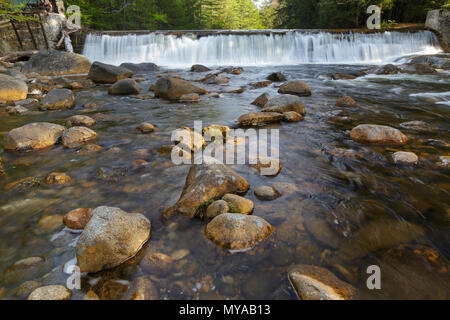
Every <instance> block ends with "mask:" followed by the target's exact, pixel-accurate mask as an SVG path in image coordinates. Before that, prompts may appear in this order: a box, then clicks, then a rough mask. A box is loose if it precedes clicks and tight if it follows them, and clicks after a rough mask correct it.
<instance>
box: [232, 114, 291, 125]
mask: <svg viewBox="0 0 450 320" xmlns="http://www.w3.org/2000/svg"><path fill="white" fill-rule="evenodd" d="M282 118H283V115H282V114H281V113H278V112H252V113H247V114H244V115H242V116H240V117H239V119H238V126H239V127H251V126H263V125H265V124H269V123H277V122H280V121H281V119H282Z"/></svg>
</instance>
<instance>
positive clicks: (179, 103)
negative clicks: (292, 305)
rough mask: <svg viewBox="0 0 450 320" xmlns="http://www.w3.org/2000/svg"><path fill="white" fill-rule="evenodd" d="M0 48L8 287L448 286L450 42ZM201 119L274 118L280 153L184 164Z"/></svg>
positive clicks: (386, 291) (185, 295) (358, 294)
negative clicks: (100, 50) (109, 59)
mask: <svg viewBox="0 0 450 320" xmlns="http://www.w3.org/2000/svg"><path fill="white" fill-rule="evenodd" d="M43 57H45V59H46V60H44V59H43ZM48 61H50V63H48ZM0 68H2V69H1V70H0V71H1V73H2V74H0V84H1V89H0V100H1V101H2V105H1V107H0V115H1V118H2V121H1V122H0V138H1V140H2V148H3V151H2V153H1V154H0V156H1V158H0V190H1V192H0V239H1V240H2V241H0V298H3V299H89V300H92V299H105V300H106V299H138V300H142V299H227V298H230V299H296V298H301V299H356V298H362V299H379V298H382V299H398V298H435V299H448V298H449V292H450V290H449V285H448V284H449V283H450V281H449V280H450V279H449V278H450V277H449V273H448V268H449V263H448V258H449V256H450V252H449V251H448V248H449V233H448V228H449V225H450V222H449V217H450V201H449V200H448V199H450V197H449V192H450V179H449V150H450V133H449V124H448V119H449V115H450V112H449V105H450V92H449V86H450V77H449V69H450V56H449V55H445V54H439V55H433V56H420V57H413V56H411V57H405V58H403V59H402V61H397V63H396V64H395V65H378V66H374V65H297V66H277V67H268V66H266V67H243V68H242V67H239V66H232V67H229V66H216V67H210V66H208V67H205V66H202V65H195V66H193V67H192V68H188V69H175V70H174V69H169V68H166V67H163V66H156V65H154V64H150V63H147V64H143V65H135V64H132V63H127V64H123V65H122V66H120V67H117V66H112V65H107V64H103V63H99V62H95V63H94V64H91V63H90V62H89V61H88V60H87V59H86V58H85V57H83V56H80V55H75V54H68V53H58V52H40V53H37V54H35V55H34V56H33V57H32V58H31V59H30V60H29V61H28V62H16V63H10V64H5V65H4V66H3V67H0ZM196 120H202V121H203V126H204V127H205V128H206V127H208V126H209V127H208V129H207V130H206V129H205V130H206V131H211V132H216V133H217V132H218V133H219V136H221V137H223V139H224V140H226V139H229V132H230V131H229V130H230V129H233V128H238V127H242V128H248V127H252V128H255V129H256V130H258V129H261V128H264V129H279V131H280V157H279V161H276V162H274V163H275V167H276V170H275V171H274V172H273V173H272V174H271V175H269V176H267V175H261V172H262V170H263V169H264V162H263V161H262V159H259V158H258V159H257V161H256V164H254V165H245V164H239V165H237V164H236V165H223V164H220V163H216V162H215V161H213V160H208V161H206V163H204V164H194V165H175V164H174V163H173V162H172V161H171V157H170V154H171V152H172V150H176V151H177V152H178V151H183V150H186V148H187V150H189V152H188V153H185V154H184V156H186V157H188V158H191V157H193V156H194V154H191V151H195V150H199V149H204V148H206V147H207V145H208V141H204V140H203V138H202V137H201V136H200V137H199V138H198V139H197V140H194V141H195V142H194V143H192V144H189V145H187V146H186V145H183V142H180V143H179V144H178V145H175V144H174V142H173V141H171V134H172V132H173V130H176V129H181V130H182V131H184V132H187V134H188V135H192V137H194V136H196V135H200V133H198V132H193V131H192V129H191V128H193V126H194V121H196ZM196 142H198V143H196ZM238 143H239V141H236V144H238ZM177 148H178V149H177ZM75 264H77V265H78V266H79V268H80V271H81V272H82V275H81V282H80V284H81V289H80V290H78V289H70V290H69V288H67V286H68V284H67V279H68V278H69V277H70V276H71V274H72V271H71V270H73V266H74V265H75ZM370 265H378V266H380V267H381V270H382V290H369V289H368V288H367V286H366V279H367V277H368V274H367V272H366V271H367V267H368V266H370ZM311 288H314V290H312V289H311Z"/></svg>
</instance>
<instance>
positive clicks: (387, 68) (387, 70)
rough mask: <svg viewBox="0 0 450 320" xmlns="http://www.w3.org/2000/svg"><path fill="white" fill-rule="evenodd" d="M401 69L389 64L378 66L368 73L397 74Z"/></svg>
mask: <svg viewBox="0 0 450 320" xmlns="http://www.w3.org/2000/svg"><path fill="white" fill-rule="evenodd" d="M398 72H399V69H398V68H397V67H396V66H394V65H393V64H387V65H384V66H381V67H378V68H374V69H371V70H369V71H368V72H367V73H372V74H378V75H386V74H397V73H398Z"/></svg>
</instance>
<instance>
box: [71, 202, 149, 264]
mask: <svg viewBox="0 0 450 320" xmlns="http://www.w3.org/2000/svg"><path fill="white" fill-rule="evenodd" d="M150 228H151V224H150V221H149V220H148V219H147V218H146V217H144V216H143V215H142V214H140V213H127V212H125V211H123V210H121V209H119V208H112V207H106V206H103V207H98V208H96V209H94V210H93V211H92V217H91V219H90V221H89V222H88V224H87V225H86V227H85V228H84V230H83V232H82V233H81V236H80V238H79V240H78V242H77V246H76V256H77V261H78V266H79V267H80V270H81V272H98V271H101V270H104V269H109V268H113V267H115V266H118V265H120V264H121V263H123V262H124V261H126V260H128V259H130V258H132V257H133V256H135V255H136V253H137V252H138V251H139V250H140V249H141V247H142V246H143V245H144V243H145V242H147V240H148V239H149V237H150Z"/></svg>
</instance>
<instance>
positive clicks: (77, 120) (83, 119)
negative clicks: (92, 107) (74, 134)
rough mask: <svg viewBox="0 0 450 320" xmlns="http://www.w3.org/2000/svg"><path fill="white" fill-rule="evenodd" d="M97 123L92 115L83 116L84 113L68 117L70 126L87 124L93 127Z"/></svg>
mask: <svg viewBox="0 0 450 320" xmlns="http://www.w3.org/2000/svg"><path fill="white" fill-rule="evenodd" d="M94 124H95V120H94V119H92V118H91V117H88V116H83V115H76V116H71V117H70V118H69V119H67V123H66V125H67V126H68V127H72V126H80V125H81V126H86V127H91V126H93V125H94Z"/></svg>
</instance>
